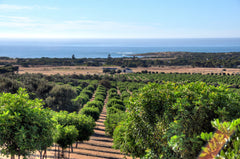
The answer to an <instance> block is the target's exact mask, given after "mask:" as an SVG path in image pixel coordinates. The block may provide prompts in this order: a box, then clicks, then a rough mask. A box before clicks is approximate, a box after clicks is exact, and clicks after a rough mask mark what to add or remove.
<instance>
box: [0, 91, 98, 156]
mask: <svg viewBox="0 0 240 159" xmlns="http://www.w3.org/2000/svg"><path fill="white" fill-rule="evenodd" d="M0 105H1V106H0V123H1V124H0V149H1V154H3V155H6V156H9V155H10V156H12V158H14V156H15V155H17V156H23V157H27V156H28V155H30V154H31V153H33V152H35V151H39V152H40V158H42V157H43V156H44V155H42V152H43V151H45V153H44V154H46V149H47V148H48V147H50V146H52V144H53V143H57V144H58V145H59V146H60V147H61V148H62V156H64V154H63V152H64V149H65V148H67V147H68V146H70V145H72V144H73V143H74V142H76V141H78V142H82V141H84V140H89V136H90V135H92V133H93V128H94V126H95V121H94V119H93V118H92V117H91V116H86V115H83V114H77V113H70V114H69V113H68V112H66V111H60V112H55V111H52V110H49V109H44V108H43V103H42V101H41V100H39V99H34V100H32V99H30V98H29V95H28V94H27V93H26V91H25V90H24V89H22V88H20V89H19V90H18V92H17V93H16V94H11V93H2V94H0Z"/></svg>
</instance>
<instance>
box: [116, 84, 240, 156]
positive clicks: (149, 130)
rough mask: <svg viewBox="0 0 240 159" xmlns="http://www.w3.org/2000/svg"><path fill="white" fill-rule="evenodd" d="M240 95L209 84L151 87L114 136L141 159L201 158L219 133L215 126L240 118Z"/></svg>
mask: <svg viewBox="0 0 240 159" xmlns="http://www.w3.org/2000/svg"><path fill="white" fill-rule="evenodd" d="M239 102H240V98H239V94H238V93H236V92H233V91H232V90H231V89H230V90H229V89H228V88H227V86H226V85H220V86H218V87H215V86H212V85H207V84H206V83H203V82H195V83H188V84H176V83H171V82H168V83H165V84H161V85H159V84H154V83H151V84H148V85H146V86H145V87H144V88H142V89H141V90H140V91H139V93H137V94H135V95H133V97H132V98H130V101H129V104H128V105H127V112H126V113H127V118H126V120H124V121H123V122H121V123H119V124H118V126H117V127H116V129H115V130H114V133H113V138H114V144H115V147H116V148H120V149H121V151H122V152H125V153H126V154H131V155H132V156H135V157H144V156H145V157H147V156H148V157H149V156H151V157H153V158H196V157H197V155H198V154H199V152H200V151H201V147H202V146H203V145H204V144H205V143H206V142H205V141H204V140H202V139H201V138H200V135H201V133H202V132H213V131H214V127H213V126H212V125H211V121H212V120H214V119H219V120H220V121H232V120H234V119H237V118H239V117H240V113H239V111H238V110H239V108H240V107H239Z"/></svg>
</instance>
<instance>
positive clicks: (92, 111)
mask: <svg viewBox="0 0 240 159" xmlns="http://www.w3.org/2000/svg"><path fill="white" fill-rule="evenodd" d="M80 114H85V115H86V116H91V117H92V118H93V119H94V120H95V121H97V120H98V118H99V115H100V111H99V109H98V108H96V107H84V108H82V109H81V110H80Z"/></svg>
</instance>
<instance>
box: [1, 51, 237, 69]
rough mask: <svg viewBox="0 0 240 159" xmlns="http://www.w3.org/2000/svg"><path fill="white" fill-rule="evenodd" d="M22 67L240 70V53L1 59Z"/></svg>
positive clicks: (3, 62)
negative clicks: (161, 66) (152, 67)
mask: <svg viewBox="0 0 240 159" xmlns="http://www.w3.org/2000/svg"><path fill="white" fill-rule="evenodd" d="M9 63H10V64H13V65H22V66H24V67H28V66H32V65H51V66H82V65H84V66H105V65H116V66H121V67H151V66H160V65H165V66H183V65H190V66H192V67H215V68H238V67H240V52H234V53H189V52H176V53H173V52H172V53H170V54H169V55H168V54H166V53H164V54H162V55H161V53H158V54H157V56H156V55H155V56H153V57H152V56H147V54H146V57H142V56H141V57H138V56H133V57H123V58H112V57H111V56H110V55H109V56H108V57H107V58H75V56H74V55H73V57H72V58H47V57H42V58H17V59H16V60H13V59H11V58H7V57H0V64H1V65H5V64H9Z"/></svg>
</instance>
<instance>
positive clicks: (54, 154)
mask: <svg viewBox="0 0 240 159" xmlns="http://www.w3.org/2000/svg"><path fill="white" fill-rule="evenodd" d="M54 146H55V154H54V158H56V153H57V148H56V144H54Z"/></svg>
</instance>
